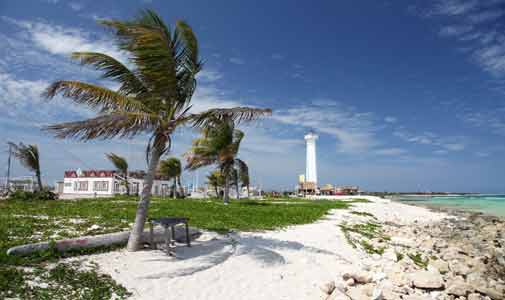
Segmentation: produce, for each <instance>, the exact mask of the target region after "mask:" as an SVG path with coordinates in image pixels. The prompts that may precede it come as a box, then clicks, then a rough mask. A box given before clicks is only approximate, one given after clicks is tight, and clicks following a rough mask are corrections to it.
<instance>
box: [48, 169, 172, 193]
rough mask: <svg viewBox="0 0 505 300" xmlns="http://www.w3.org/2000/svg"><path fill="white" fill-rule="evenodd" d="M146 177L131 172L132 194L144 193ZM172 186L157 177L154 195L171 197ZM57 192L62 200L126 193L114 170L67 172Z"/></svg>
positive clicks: (120, 179)
mask: <svg viewBox="0 0 505 300" xmlns="http://www.w3.org/2000/svg"><path fill="white" fill-rule="evenodd" d="M144 175H145V174H144V172H142V171H136V172H129V177H128V183H129V186H130V194H132V195H135V194H138V193H140V192H141V191H142V189H143V188H144ZM172 185H173V183H172V181H168V180H164V179H163V178H161V177H157V178H155V180H154V182H153V186H152V194H153V195H156V196H166V195H169V194H170V192H171V189H172ZM56 190H57V192H58V194H60V197H61V198H76V197H111V196H114V195H117V194H125V193H126V187H125V186H124V178H123V177H121V176H120V175H119V174H118V173H117V172H116V171H114V170H85V171H84V170H81V169H77V170H70V171H65V174H64V178H63V181H60V182H58V183H57V187H56Z"/></svg>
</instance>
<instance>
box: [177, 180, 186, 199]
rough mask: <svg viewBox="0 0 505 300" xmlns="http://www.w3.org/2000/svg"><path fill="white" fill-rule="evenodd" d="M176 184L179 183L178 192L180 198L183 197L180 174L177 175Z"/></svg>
mask: <svg viewBox="0 0 505 300" xmlns="http://www.w3.org/2000/svg"><path fill="white" fill-rule="evenodd" d="M177 184H178V185H179V194H180V196H181V198H184V197H185V195H184V188H183V187H182V184H181V176H177Z"/></svg>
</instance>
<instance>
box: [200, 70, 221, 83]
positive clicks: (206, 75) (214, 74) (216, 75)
mask: <svg viewBox="0 0 505 300" xmlns="http://www.w3.org/2000/svg"><path fill="white" fill-rule="evenodd" d="M221 78H223V74H222V73H221V72H218V71H216V70H212V69H203V70H202V71H200V72H199V73H198V74H197V79H199V80H202V81H204V82H214V81H218V80H219V79H221Z"/></svg>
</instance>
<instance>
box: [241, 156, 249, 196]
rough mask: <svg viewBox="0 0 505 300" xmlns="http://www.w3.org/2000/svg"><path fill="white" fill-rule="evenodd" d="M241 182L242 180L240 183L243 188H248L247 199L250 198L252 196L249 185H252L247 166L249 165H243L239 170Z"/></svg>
mask: <svg viewBox="0 0 505 300" xmlns="http://www.w3.org/2000/svg"><path fill="white" fill-rule="evenodd" d="M238 176H239V180H240V183H241V186H242V187H244V186H245V187H246V188H247V198H249V197H250V194H249V185H250V178H249V167H248V166H247V164H245V163H244V164H243V165H241V167H240V168H239V174H238Z"/></svg>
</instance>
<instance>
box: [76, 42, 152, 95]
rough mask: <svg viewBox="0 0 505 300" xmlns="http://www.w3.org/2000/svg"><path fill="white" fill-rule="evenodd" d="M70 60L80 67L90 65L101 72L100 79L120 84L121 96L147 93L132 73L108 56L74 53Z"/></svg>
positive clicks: (93, 53) (94, 53)
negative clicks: (77, 63) (78, 63)
mask: <svg viewBox="0 0 505 300" xmlns="http://www.w3.org/2000/svg"><path fill="white" fill-rule="evenodd" d="M72 58H73V59H76V60H79V62H80V63H81V65H91V66H93V67H94V68H95V69H96V70H99V71H102V72H103V75H102V78H106V79H112V80H114V81H117V82H119V83H121V87H120V88H119V92H120V93H121V94H124V95H129V94H134V95H139V94H143V93H145V92H147V88H146V87H145V86H144V84H143V83H142V81H141V80H140V79H139V78H137V76H136V75H135V74H134V72H132V71H130V69H128V68H127V67H126V66H125V65H123V64H122V63H121V62H119V61H118V60H116V59H115V58H113V57H111V56H109V55H106V54H103V53H97V52H74V53H72Z"/></svg>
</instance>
